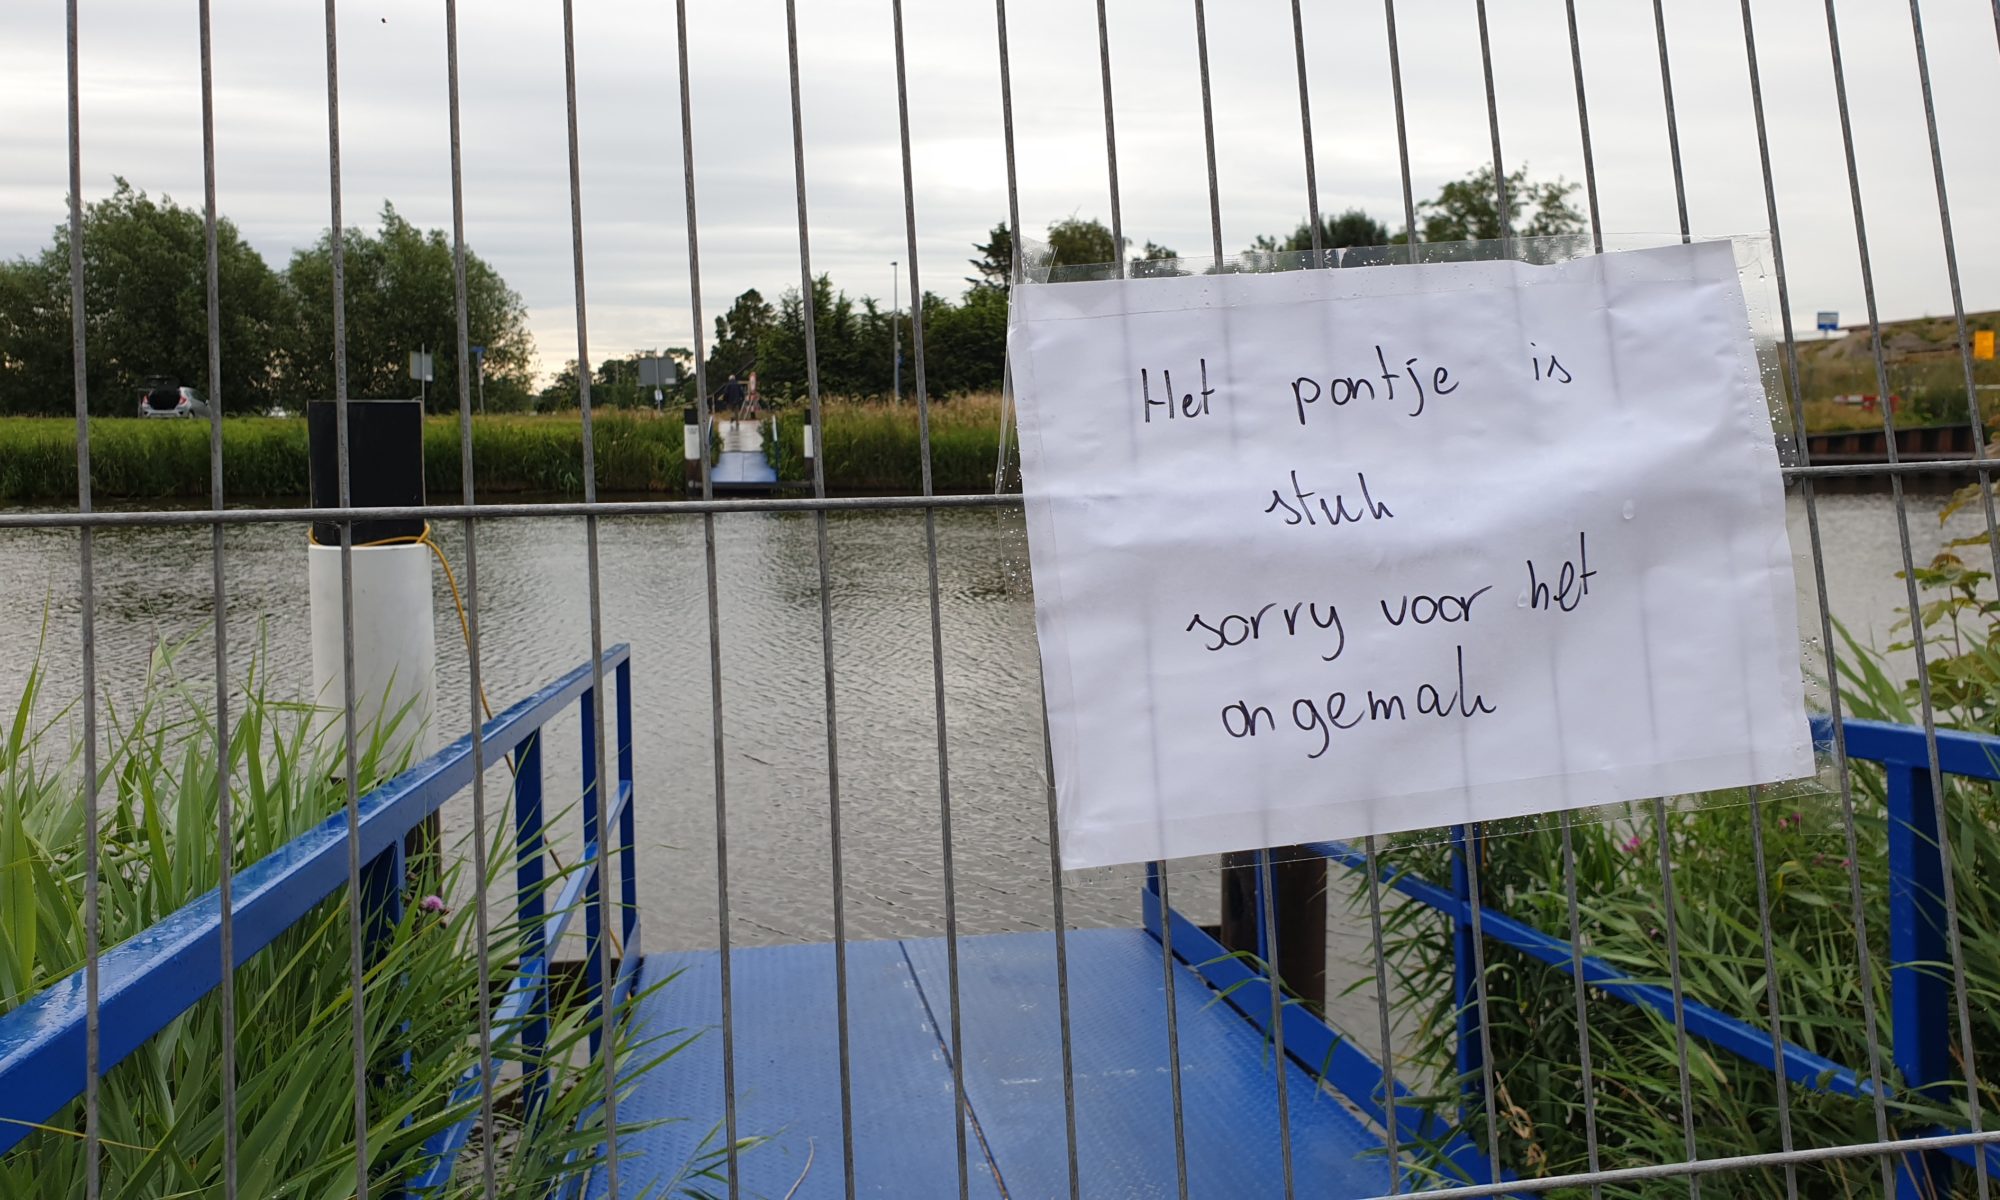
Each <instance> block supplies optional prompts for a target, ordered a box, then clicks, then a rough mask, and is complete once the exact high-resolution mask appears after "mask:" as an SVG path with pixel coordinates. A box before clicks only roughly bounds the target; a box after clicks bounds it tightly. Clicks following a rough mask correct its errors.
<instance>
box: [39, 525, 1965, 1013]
mask: <svg viewBox="0 0 2000 1200" xmlns="http://www.w3.org/2000/svg"><path fill="white" fill-rule="evenodd" d="M1942 505H1943V498H1941V497H1935V496H1921V497H1912V498H1911V500H1910V510H1909V512H1910V522H1909V523H1910V529H1911V534H1912V538H1913V542H1914V548H1915V552H1916V554H1917V555H1918V560H1919V562H1920V563H1921V562H1924V561H1928V559H1929V557H1930V555H1931V554H1932V553H1934V552H1935V551H1936V550H1937V548H1938V547H1939V545H1940V544H1941V543H1942V542H1943V541H1944V540H1945V539H1947V538H1949V537H1953V536H1959V535H1962V534H1967V533H1977V532H1980V531H1982V530H1983V526H1982V525H1981V523H1980V518H1979V517H1978V515H1977V514H1976V512H1974V513H1967V514H1960V515H1959V516H1957V517H1955V518H1953V520H1952V521H1951V522H1950V523H1949V524H1948V525H1946V526H1942V527H1941V526H1940V523H1939V520H1938V513H1939V511H1940V509H1941V507H1942ZM1820 514H1821V532H1822V537H1823V540H1824V544H1825V546H1826V574H1827V581H1828V592H1829V594H1830V598H1831V602H1832V607H1833V611H1834V613H1835V614H1836V615H1837V616H1838V617H1839V618H1840V619H1841V620H1843V621H1844V622H1845V623H1846V624H1847V625H1848V626H1849V627H1850V628H1851V629H1852V630H1853V631H1854V632H1855V634H1856V636H1857V637H1859V638H1860V639H1862V640H1863V641H1871V640H1872V641H1873V642H1875V643H1876V644H1879V645H1884V646H1886V645H1887V644H1888V643H1889V642H1891V641H1893V640H1895V639H1896V638H1897V636H1898V635H1897V633H1896V632H1895V631H1894V629H1893V626H1894V623H1895V622H1896V620H1897V618H1898V616H1899V612H1898V610H1899V609H1900V608H1901V607H1902V606H1903V604H1904V596H1903V585H1902V582H1901V581H1900V580H1899V579H1897V578H1896V576H1895V573H1896V571H1897V570H1898V569H1899V568H1900V563H1901V560H1900V549H1899V542H1898V534H1897V524H1896V520H1895V510H1894V508H1893V506H1892V504H1891V503H1890V501H1889V499H1888V498H1887V497H1886V496H1879V495H1844V496H1832V497H1827V498H1825V499H1823V500H1822V501H1821V504H1820ZM1794 517H1795V520H1794V523H1793V524H1794V543H1795V547H1796V549H1797V550H1798V552H1799V558H1800V571H1799V579H1800V586H1801V588H1802V589H1809V588H1810V587H1811V586H1812V582H1811V581H1812V572H1811V568H1810V564H1809V562H1808V561H1807V560H1806V558H1805V551H1806V545H1807V543H1806V537H1805V531H1804V524H1803V521H1802V513H1801V511H1800V510H1799V509H1798V506H1797V504H1796V501H1795V502H1794ZM715 524H716V562H717V569H718V574H719V588H720V612H721V617H720V631H721V643H722V651H721V655H722V681H723V687H722V710H723V733H722V768H723V771H722V773H723V779H724V784H725V787H726V811H727V821H728V824H727V832H728V841H729V874H730V890H729V907H730V930H729V932H730V937H731V939H732V941H733V942H734V943H735V944H737V945H754V944H767V943H776V942H788V941H821V940H826V939H828V938H830V937H831V935H832V931H833V917H832V896H833V884H832V869H831V862H830V855H829V839H828V805H829V799H828V786H827V738H826V695H825V691H824V685H823V681H822V673H821V638H820V617H819V597H818V565H817V560H816V540H815V537H814V527H813V520H812V518H811V517H810V516H804V515H774V514H749V513H746V514H728V515H725V516H722V517H719V518H718V519H717V520H716V523H715ZM828 524H829V533H830V540H831V545H832V558H831V575H832V594H833V614H834V617H833V642H834V650H833V660H834V671H835V681H836V697H835V699H836V703H837V708H838V713H839V723H838V733H839V759H840V775H839V779H840V796H841V812H842V816H843V821H844V829H845V837H844V841H845V850H846V856H845V872H846V880H845V884H846V885H845V897H846V919H847V929H848V933H849V936H851V937H853V938H856V939H861V938H880V937H889V936H910V935H926V934H939V933H942V932H943V930H944V925H945V886H944V873H943V869H942V864H941V849H940V806H939V791H940V789H939V769H940V755H939V752H938V744H937V738H936V736H935V729H936V713H935V708H934V696H933V688H932V654H931V628H930V608H929V595H928V580H927V571H926V565H925V538H924V522H923V518H922V516H921V515H920V514H917V513H842V514H836V515H833V516H831V517H829V519H828ZM437 536H438V540H439V541H440V542H441V543H442V544H443V546H444V549H445V552H446V554H447V556H448V557H449V558H450V559H451V560H452V561H453V563H454V564H458V565H460V566H462V564H463V563H464V560H465V554H464V547H463V544H462V538H461V534H460V531H459V528H458V527H457V526H456V525H448V526H445V527H442V528H440V529H439V530H437ZM304 538H305V534H304V530H303V528H302V527H294V526H275V525H271V526H245V527H236V528H232V529H230V530H229V531H228V533H227V534H226V537H225V549H226V555H227V564H228V566H227V583H228V591H229V603H228V629H229V635H230V639H231V661H232V672H233V673H240V672H243V671H245V670H247V669H248V668H249V666H250V664H251V663H252V662H253V660H254V661H255V662H256V663H257V664H258V666H259V669H260V671H261V673H262V676H263V678H264V679H265V680H266V682H267V685H268V686H269V687H270V688H271V689H272V690H273V692H274V694H278V695H284V696H288V697H299V698H303V693H304V692H305V690H306V688H307V686H308V683H309V677H310V650H309V642H308V637H307V630H308V613H307V608H306V590H305V586H304V577H305V540H304ZM601 539H602V555H601V562H602V611H603V623H604V637H605V641H606V643H607V644H608V643H612V642H619V641H623V642H629V643H631V644H632V647H633V664H634V668H633V674H634V686H635V724H636V731H635V735H636V753H637V764H638V767H637V769H638V776H639V779H638V790H637V804H638V818H637V819H638V834H639V837H638V852H639V856H640V861H641V864H642V872H643V874H642V879H641V882H640V888H639V894H640V900H641V905H642V908H643V911H644V921H645V943H646V948H647V949H648V950H664V949H675V948H689V947H700V946H713V945H715V944H716V939H717V933H718V926H717V918H716V913H717V896H716V871H715V863H716V817H717V804H716V797H715V788H714V779H715V769H714V758H713V757H712V755H713V747H714V741H713V731H712V728H711V721H710V686H709V671H708V653H709V649H708V627H707V620H706V605H707V593H706V586H707V585H706V577H705V573H704V569H703V555H702V522H701V520H700V519H699V518H672V519H639V518H631V519H607V520H605V521H603V522H602V526H601ZM937 541H938V578H939V593H940V604H941V621H942V632H943V645H944V656H943V673H944V690H945V722H946V728H947V737H946V739H945V743H944V746H945V751H946V755H947V760H948V767H949V780H950V793H951V818H952V828H953V846H954V850H955V853H956V866H955V878H956V899H957V906H958V919H959V926H960V929H961V930H962V931H963V932H966V933H984V932H994V931H1004V930H1022V929H1048V928H1050V927H1051V921H1052V904H1051V893H1050V884H1049V858H1048V834H1047V811H1046V807H1045V805H1046V799H1045V793H1044V782H1043V774H1042V772H1043V765H1042V740H1041V725H1040V710H1039V706H1038V702H1037V695H1036V687H1037V678H1038V676H1037V668H1036V661H1035V653H1034V646H1035V641H1034V622H1033V605H1032V591H1031V587H1030V583H1029V575H1028V569H1027V543H1026V538H1025V534H1024V532H1023V527H1022V519H1021V514H1020V511H1019V510H1018V509H1011V508H1010V509H995V510H951V511H944V512H940V513H939V514H938V518H937ZM209 545H210V533H209V531H208V530H207V529H205V528H190V529H154V530H117V531H106V532H103V533H100V534H99V535H98V536H97V538H96V552H95V554H96V558H95V562H96V580H97V639H96V645H97V664H98V674H99V681H100V686H101V688H102V690H103V693H104V695H105V696H107V697H108V698H109V699H110V700H111V701H112V702H113V704H114V705H117V706H118V709H119V711H128V710H129V707H130V705H131V703H132V702H133V700H134V699H135V698H136V697H137V696H138V695H139V693H140V691H141V690H142V688H143V686H144V681H145V677H146V672H147V671H148V668H149V663H151V662H152V661H154V656H155V652H156V650H157V649H158V648H159V647H161V646H170V645H179V646H180V647H181V649H180V650H179V653H178V658H177V663H176V670H177V671H178V673H180V674H181V675H182V676H183V677H184V678H186V679H187V680H188V681H189V682H190V683H191V684H192V685H193V686H194V687H195V689H196V691H195V694H196V695H201V694H205V693H206V692H207V691H208V690H209V689H211V688H212V684H211V683H209V682H208V681H209V680H210V678H211V677H210V675H209V674H208V671H209V669H210V668H211V666H212V660H213V644H212V642H211V641H210V637H209V633H208V627H209V620H210V573H209V561H210V560H209ZM478 550H479V574H480V597H481V613H482V617H481V625H482V629H483V654H482V661H483V668H484V676H485V682H486V687H487V691H488V693H489V695H490V696H491V697H492V699H493V701H494V703H495V704H496V706H498V705H504V704H507V703H511V702H512V701H514V700H516V699H518V698H520V697H522V696H524V695H526V694H528V693H529V692H531V691H532V690H534V689H535V688H536V687H538V686H540V685H542V684H544V683H546V682H548V681H549V680H550V679H552V678H554V677H555V676H557V675H559V674H561V673H562V672H564V671H566V670H567V669H569V668H570V667H572V666H574V665H576V664H578V663H580V662H583V661H585V660H586V658H587V657H588V655H589V647H590V626H589V615H588V608H587V605H586V590H585V588H586V563H585V558H584V537H583V527H582V523H581V522H580V521H579V520H575V519H532V520H508V521H493V522H489V523H486V524H483V525H482V526H481V527H480V532H479V545H478ZM1968 554H1971V555H1973V557H1972V559H1971V561H1973V562H1974V563H1975V564H1978V563H1982V562H1985V563H1986V565H1989V566H1990V561H1988V560H1986V559H1985V558H1984V557H1983V555H1984V551H1983V550H1981V551H1977V552H1968ZM76 563H77V537H76V535H75V534H74V533H73V532H66V531H18V530H15V531H0V614H4V615H5V620H4V621H0V681H4V682H0V711H4V712H5V713H9V714H11V712H12V710H13V708H14V706H15V702H16V699H17V697H18V694H19V688H20V681H21V679H22V678H23V677H24V675H25V673H26V671H27V670H28V668H29V667H30V666H31V665H32V664H33V663H34V662H36V661H37V659H38V658H39V660H40V661H41V663H42V664H43V666H44V667H45V668H46V669H47V673H48V693H49V694H48V699H49V700H50V702H51V703H55V702H63V703H66V702H69V701H72V700H74V699H75V697H76V695H77V692H78V688H79V686H80V678H79V672H80V668H79V666H78V662H79V657H78V651H79V632H78V612H79V606H78V583H77V571H76ZM1806 611H1810V610H1809V609H1808V610H1806ZM435 618H436V625H437V630H436V637H437V646H438V652H439V686H438V692H437V694H438V697H439V700H440V705H439V709H440V711H439V712H438V714H437V716H436V723H437V727H438V729H439V730H440V732H441V735H442V737H441V739H440V740H448V739H449V738H450V737H455V736H457V735H458V734H459V733H460V732H462V731H463V730H464V729H465V728H466V719H467V709H468V696H467V684H466V656H465V653H464V646H463V642H462V640H461V638H460V634H459V630H458V626H457V621H456V618H455V616H454V615H453V611H452V605H451V597H450V594H449V593H448V591H446V589H445V586H444V582H443V579H442V577H441V576H440V577H439V579H438V580H437V598H436V614H435ZM1805 632H1807V633H1808V634H1816V633H1817V629H1816V627H1812V628H1808V629H1807V630H1806V631H1805ZM1903 657H1907V656H1903ZM107 720H108V722H109V723H110V724H111V725H113V726H115V725H116V717H115V716H111V717H108V718H107ZM550 739H551V740H550V742H549V743H548V745H549V753H548V770H549V779H550V790H549V795H550V797H551V798H556V797H561V796H565V795H569V796H573V795H574V794H575V789H576V780H577V770H578V765H577V764H578V761H579V756H578V753H577V751H576V745H577V727H576V722H575V720H574V718H571V719H569V720H567V721H565V722H563V723H559V724H558V725H557V726H555V727H554V728H553V729H552V730H551V733H550ZM491 784H492V789H493V790H492V792H491V795H492V796H493V797H495V800H494V801H493V808H494V811H495V812H496V813H500V812H504V811H505V809H504V808H503V807H501V800H500V798H502V797H504V796H505V789H506V787H507V784H508V780H507V778H506V775H505V773H504V772H501V771H496V772H495V774H494V776H493V777H492V779H491ZM446 819H447V825H448V828H453V829H461V830H462V829H464V828H466V827H467V826H468V822H469V797H468V796H462V797H460V798H458V799H457V800H456V801H454V802H453V804H452V806H451V807H450V809H449V810H448V811H447V814H446ZM574 844H575V843H574V841H572V842H571V845H572V846H574ZM1212 867H1213V864H1212V863H1199V862H1195V863H1187V864H1180V865H1178V866H1177V869H1176V871H1175V874H1174V876H1173V879H1174V882H1175V885H1176V887H1175V894H1174V899H1175V901H1176V903H1177V904H1178V905H1179V906H1181V907H1182V908H1183V909H1185V910H1189V911H1191V912H1192V913H1194V914H1195V915H1197V916H1200V917H1203V918H1209V917H1212V915H1213V913H1214V910H1215V907H1216V894H1217V890H1218V888H1217V880H1216V878H1215V875H1214V873H1213V869H1212ZM1335 873H1336V875H1339V874H1340V872H1338V871H1336V872H1335ZM1139 880H1140V873H1139V871H1138V870H1137V869H1109V870H1098V871H1090V872H1083V873H1078V874H1073V875H1071V876H1070V877H1068V878H1067V879H1066V881H1065V900H1066V905H1067V917H1068V920H1069V921H1070V923H1071V924H1072V925H1085V926H1087V925H1111V924H1121V925H1129V924H1133V923H1135V922H1136V920H1137V911H1138V888H1139ZM1332 910H1333V924H1334V929H1333V930H1332V932H1331V938H1332V945H1331V954H1330V971H1331V973H1332V974H1333V975H1334V976H1335V981H1336V985H1338V984H1340V983H1344V982H1346V981H1348V980H1360V981H1361V982H1362V983H1363V984H1364V985H1365V983H1366V976H1367V975H1368V973H1369V970H1370V967H1369V964H1370V962H1371V958H1370V942H1369V940H1368V936H1367V932H1366V922H1365V919H1361V920H1357V919H1356V918H1355V917H1354V916H1352V915H1350V913H1349V912H1348V910H1347V906H1346V901H1345V900H1344V899H1343V898H1341V897H1336V898H1335V899H1334V901H1333V903H1332ZM1374 1011H1375V1010H1374V1001H1373V998H1372V995H1371V994H1370V993H1369V992H1368V991H1367V989H1366V987H1365V986H1363V987H1362V989H1361V990H1360V991H1358V992H1356V993H1354V994H1352V995H1349V996H1346V997H1344V998H1342V999H1340V1000H1337V1001H1336V1002H1335V1006H1334V1011H1333V1015H1334V1017H1335V1018H1336V1020H1337V1021H1339V1022H1340V1023H1342V1024H1345V1025H1347V1026H1348V1027H1349V1028H1352V1029H1355V1030H1357V1031H1360V1032H1363V1033H1364V1034H1365V1035H1368V1036H1369V1037H1371V1038H1372V1033H1373V1030H1374Z"/></svg>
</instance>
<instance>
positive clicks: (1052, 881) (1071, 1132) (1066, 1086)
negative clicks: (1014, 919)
mask: <svg viewBox="0 0 2000 1200" xmlns="http://www.w3.org/2000/svg"><path fill="white" fill-rule="evenodd" d="M1042 779H1043V782H1044V784H1045V785H1046V791H1047V796H1046V799H1047V802H1048V813H1049V891H1050V902H1051V904H1052V906H1053V912H1052V914H1051V918H1052V920H1053V921H1054V923H1055V930H1056V1019H1057V1021H1058V1023H1059V1024H1060V1027H1061V1033H1062V1081H1063V1141H1064V1144H1065V1146H1066V1148H1067V1149H1068V1152H1069V1197H1070V1200H1079V1198H1080V1197H1081V1196H1082V1194H1083V1193H1082V1190H1081V1187H1080V1175H1079V1170H1078V1166H1077V1137H1076V1059H1075V1053H1074V1043H1073V1041H1072V1040H1071V1030H1070V1010H1069V927H1068V916H1067V914H1066V913H1065V912H1064V897H1063V882H1062V830H1061V822H1060V821H1059V820H1058V817H1057V807H1056V764H1055V758H1054V755H1053V752H1052V751H1051V749H1050V744H1049V713H1048V705H1047V704H1046V703H1044V704H1043V705H1042ZM1165 923H1166V922H1165V921H1162V922H1161V924H1162V925H1165Z"/></svg>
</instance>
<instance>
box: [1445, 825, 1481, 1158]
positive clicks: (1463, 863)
mask: <svg viewBox="0 0 2000 1200" xmlns="http://www.w3.org/2000/svg"><path fill="white" fill-rule="evenodd" d="M1477 853H1479V831H1478V829H1477V828H1476V827H1475V826H1472V825H1459V826H1456V827H1454V828H1453V829H1452V832H1451V894H1452V897H1453V898H1454V899H1456V900H1457V901H1458V907H1457V909H1456V911H1454V912H1452V913H1451V914H1449V915H1450V918H1451V960H1452V970H1451V992H1452V1003H1454V1004H1456V1005H1457V1006H1458V1079H1459V1095H1460V1097H1461V1099H1462V1105H1461V1108H1460V1112H1459V1122H1460V1124H1464V1123H1465V1122H1466V1121H1467V1119H1468V1117H1467V1114H1469V1113H1470V1112H1472V1111H1473V1110H1474V1109H1475V1108H1476V1107H1477V1105H1478V1102H1479V1101H1480V1099H1481V1087H1482V1084H1481V1081H1482V1080H1483V1079H1484V1078H1485V1076H1486V1073H1485V1067H1486V1063H1485V1060H1484V1058H1483V1057H1482V1055H1481V1053H1480V1041H1479V987H1480V984H1481V980H1480V979H1479V978H1478V975H1479V969H1478V965H1477V964H1478V962H1479V958H1478V954H1477V952H1476V951H1477V947H1475V946H1474V945H1473V943H1472V922H1471V920H1470V919H1469V918H1470V915H1471V913H1472V906H1473V905H1474V904H1477V903H1479V898H1478V897H1477V896H1475V895H1473V894H1472V868H1471V861H1470V858H1469V856H1470V855H1473V854H1477Z"/></svg>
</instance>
